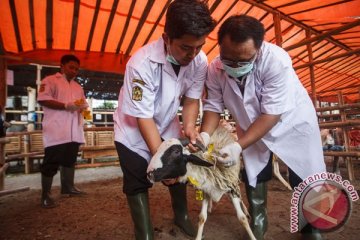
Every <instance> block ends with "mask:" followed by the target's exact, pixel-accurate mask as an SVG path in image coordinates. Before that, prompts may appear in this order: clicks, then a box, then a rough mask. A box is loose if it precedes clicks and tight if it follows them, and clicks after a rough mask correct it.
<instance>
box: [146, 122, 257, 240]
mask: <svg viewBox="0 0 360 240" xmlns="http://www.w3.org/2000/svg"><path fill="white" fill-rule="evenodd" d="M234 141H235V139H234V137H233V136H232V135H231V134H230V133H229V132H228V130H226V129H225V128H223V127H218V128H217V129H216V130H215V132H214V133H213V135H212V136H211V139H210V144H209V147H208V150H207V151H205V152H201V151H199V152H197V153H193V154H192V153H190V152H189V151H188V149H187V148H185V147H183V146H186V145H187V144H188V141H186V142H185V143H184V142H182V141H181V140H179V139H175V138H172V139H168V140H166V141H164V142H163V143H162V144H161V145H160V147H159V149H158V151H157V152H156V153H155V155H154V156H153V157H152V159H151V160H150V163H149V166H148V169H147V173H148V178H149V180H150V181H151V182H153V183H154V182H158V181H162V180H165V179H170V178H178V181H179V182H181V183H185V182H190V184H191V185H192V186H193V187H194V188H195V189H197V190H201V191H202V192H203V193H204V194H203V195H204V198H203V201H202V207H201V212H200V215H199V223H198V232H197V236H196V240H200V239H201V238H202V234H203V229H204V224H205V222H206V219H207V209H208V206H209V203H210V204H211V201H214V202H218V201H219V200H220V199H221V197H222V196H223V195H224V194H228V195H229V196H230V198H231V201H232V203H233V205H234V207H235V210H236V215H237V218H238V219H239V221H240V223H241V225H243V226H244V228H245V229H246V231H247V233H248V235H249V236H250V239H255V236H254V234H253V232H252V231H251V228H250V225H249V222H248V219H247V216H246V215H248V212H247V209H246V207H245V204H244V203H243V201H242V199H241V194H240V185H239V183H240V179H239V172H240V156H239V158H238V159H233V161H234V163H235V164H234V165H232V166H230V167H225V166H223V165H221V164H217V156H218V151H219V150H220V149H221V148H222V147H224V146H225V145H227V144H229V143H232V142H234ZM244 212H245V213H246V214H245V213H244Z"/></svg>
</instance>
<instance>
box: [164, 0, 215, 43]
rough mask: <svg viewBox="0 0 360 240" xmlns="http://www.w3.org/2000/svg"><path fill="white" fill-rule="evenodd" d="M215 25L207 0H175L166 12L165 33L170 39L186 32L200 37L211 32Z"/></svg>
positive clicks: (179, 36)
mask: <svg viewBox="0 0 360 240" xmlns="http://www.w3.org/2000/svg"><path fill="white" fill-rule="evenodd" d="M215 25H216V22H215V20H214V19H213V18H212V17H211V13H210V11H209V8H208V5H207V3H206V2H205V1H200V0H175V1H173V2H172V3H171V4H170V6H169V8H168V10H167V13H166V22H165V33H166V34H167V35H168V36H169V38H170V39H174V38H181V37H182V36H183V35H185V34H188V35H192V36H195V37H197V38H199V37H202V36H204V35H207V34H209V33H210V32H211V31H212V30H213V29H214V28H215Z"/></svg>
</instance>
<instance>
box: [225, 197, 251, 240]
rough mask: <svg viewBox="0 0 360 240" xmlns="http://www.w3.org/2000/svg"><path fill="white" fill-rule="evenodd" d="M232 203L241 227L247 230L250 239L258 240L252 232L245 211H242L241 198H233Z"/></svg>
mask: <svg viewBox="0 0 360 240" xmlns="http://www.w3.org/2000/svg"><path fill="white" fill-rule="evenodd" d="M231 201H232V203H233V205H234V207H235V210H236V216H237V218H238V219H239V221H240V223H241V225H242V226H243V227H244V228H245V230H246V232H247V233H248V235H249V237H250V239H251V240H256V238H255V236H254V234H253V232H252V231H251V228H250V225H249V221H248V219H247V217H246V215H245V214H244V212H243V210H242V209H241V206H240V202H241V201H240V198H238V197H236V196H231Z"/></svg>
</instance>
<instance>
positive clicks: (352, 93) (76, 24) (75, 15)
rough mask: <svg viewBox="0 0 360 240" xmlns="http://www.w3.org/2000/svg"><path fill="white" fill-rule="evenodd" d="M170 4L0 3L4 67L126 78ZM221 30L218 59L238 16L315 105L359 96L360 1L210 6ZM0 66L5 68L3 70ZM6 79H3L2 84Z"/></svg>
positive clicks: (211, 44) (216, 1) (150, 0)
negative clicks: (256, 28)
mask: <svg viewBox="0 0 360 240" xmlns="http://www.w3.org/2000/svg"><path fill="white" fill-rule="evenodd" d="M170 2H171V1H170V0H147V1H146V0H0V62H1V66H3V67H2V68H3V69H4V68H6V65H12V64H24V63H39V64H46V65H56V66H58V65H59V63H58V61H59V58H60V56H61V55H63V54H65V53H73V54H76V55H77V56H78V57H79V58H80V59H81V62H82V63H81V65H82V67H83V68H84V69H88V70H96V71H105V72H114V73H123V72H124V69H125V64H126V61H127V59H128V58H129V57H130V56H131V55H132V54H133V53H134V52H135V51H136V50H137V49H139V48H140V47H141V46H143V45H144V44H146V43H148V42H150V41H153V40H155V39H157V38H159V37H160V36H161V34H162V33H163V31H164V29H163V28H164V20H165V12H166V8H167V6H168V5H169V4H170ZM208 4H209V7H210V10H211V12H212V15H213V17H214V18H215V19H216V20H217V21H218V25H217V27H216V29H215V30H214V31H213V32H212V33H211V34H210V35H209V37H208V38H207V41H206V44H205V46H204V47H203V50H204V52H205V53H206V54H207V55H208V58H209V61H211V60H212V59H213V58H214V57H215V56H216V55H217V54H218V53H219V49H218V45H217V31H218V28H219V26H220V25H221V23H222V22H223V21H224V20H225V19H226V18H227V17H229V16H231V15H234V14H247V15H250V16H253V17H255V18H257V19H259V20H261V22H262V23H263V24H264V26H265V28H266V40H267V41H269V42H272V43H275V44H278V45H280V46H282V47H283V48H284V49H286V50H287V51H288V53H289V54H290V56H291V57H292V59H293V64H294V68H295V69H296V71H297V73H298V75H299V78H300V80H301V82H302V83H303V85H304V86H305V87H306V88H307V90H308V92H309V94H310V95H311V96H312V97H313V98H315V97H316V98H318V99H320V100H326V99H327V100H330V99H331V98H333V97H334V96H336V93H337V92H338V91H342V93H343V94H344V95H345V96H346V97H347V99H349V100H352V101H357V100H359V89H360V64H359V62H360V58H359V53H360V48H359V47H360V1H358V0H326V1H320V0H268V1H266V0H263V1H260V0H257V1H254V0H242V1H240V0H226V1H224V0H223V1H221V0H209V1H208ZM1 66H0V68H1ZM1 81H2V82H4V81H5V80H4V77H0V82H1Z"/></svg>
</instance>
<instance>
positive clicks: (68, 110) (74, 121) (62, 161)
mask: <svg viewBox="0 0 360 240" xmlns="http://www.w3.org/2000/svg"><path fill="white" fill-rule="evenodd" d="M79 66H80V61H79V59H78V58H77V57H76V56H74V55H64V56H63V57H62V58H61V65H60V69H61V70H60V73H56V74H54V75H51V76H48V77H46V78H44V79H43V80H42V81H41V85H40V89H39V95H38V98H37V100H38V102H39V104H40V105H41V106H42V108H43V111H44V118H43V121H42V128H43V143H44V147H45V156H44V161H43V163H42V164H41V167H40V170H41V185H42V194H41V206H42V207H44V208H52V207H55V206H56V203H55V202H54V200H53V199H52V198H51V197H50V190H51V185H52V180H53V176H54V175H55V174H56V173H57V170H58V168H59V166H61V168H60V174H61V193H62V194H69V195H81V194H83V192H82V191H80V190H79V189H77V188H76V187H75V186H74V174H75V162H76V158H77V154H78V151H79V146H80V144H81V143H84V132H83V117H82V115H81V110H83V109H85V108H87V107H88V104H87V102H86V99H85V95H84V91H83V89H82V87H81V86H80V84H78V83H77V82H76V80H75V78H76V75H77V74H78V71H79Z"/></svg>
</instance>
